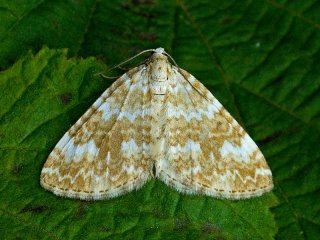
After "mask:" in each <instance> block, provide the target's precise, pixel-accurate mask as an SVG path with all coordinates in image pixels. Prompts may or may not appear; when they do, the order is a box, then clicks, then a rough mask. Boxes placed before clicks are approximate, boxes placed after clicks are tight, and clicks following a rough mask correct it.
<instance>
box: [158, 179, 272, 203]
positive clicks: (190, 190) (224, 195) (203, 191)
mask: <svg viewBox="0 0 320 240" xmlns="http://www.w3.org/2000/svg"><path fill="white" fill-rule="evenodd" d="M158 178H159V179H160V180H162V181H163V182H165V183H166V184H167V185H168V186H170V187H171V188H173V189H175V190H177V191H178V192H181V193H185V194H192V195H206V196H210V197H214V198H218V199H228V200H241V199H249V198H253V197H259V196H261V195H263V194H264V193H267V192H270V191H272V189H273V187H274V186H273V182H272V180H271V181H270V183H269V184H268V185H266V186H263V187H261V188H257V189H248V190H243V191H224V190H223V191H222V189H220V191H219V189H215V188H213V187H212V188H205V187H203V186H200V185H194V186H192V187H191V186H190V185H188V186H187V185H185V184H182V183H180V182H178V181H175V182H173V181H172V179H170V178H166V177H165V176H163V175H159V176H158Z"/></svg>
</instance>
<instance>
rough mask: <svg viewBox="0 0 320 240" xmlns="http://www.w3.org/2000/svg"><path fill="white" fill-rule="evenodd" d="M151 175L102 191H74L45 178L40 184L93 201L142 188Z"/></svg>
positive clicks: (67, 195)
mask: <svg viewBox="0 0 320 240" xmlns="http://www.w3.org/2000/svg"><path fill="white" fill-rule="evenodd" d="M149 179H150V177H147V178H144V179H140V181H137V182H135V183H128V184H126V185H123V187H122V188H117V189H108V190H106V191H103V192H102V191H100V192H94V191H92V192H84V191H82V192H81V191H74V190H72V189H61V188H59V187H57V186H54V185H52V184H48V183H46V182H45V181H44V179H43V178H42V177H41V178H40V185H41V187H43V188H44V189H46V190H48V191H50V192H53V193H54V194H55V195H57V196H59V197H66V198H74V199H80V200H86V201H92V200H94V201H95V200H105V199H111V198H115V197H118V196H121V195H124V194H126V193H129V192H131V191H133V190H138V189H140V188H141V187H142V186H143V185H144V184H145V183H146V182H147V181H148V180H149Z"/></svg>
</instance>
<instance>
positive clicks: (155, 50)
mask: <svg viewBox="0 0 320 240" xmlns="http://www.w3.org/2000/svg"><path fill="white" fill-rule="evenodd" d="M157 50H158V51H159V50H160V53H163V54H165V55H166V56H168V57H169V58H170V60H171V61H172V62H173V64H174V65H175V66H176V67H179V66H178V64H177V63H176V61H174V59H173V58H172V57H171V56H170V54H168V53H167V52H165V51H164V49H163V48H157V49H147V50H144V51H142V52H140V53H138V54H136V55H134V56H133V57H131V58H129V59H127V60H125V61H123V62H121V63H119V64H117V65H115V66H114V67H112V68H110V69H108V71H111V70H113V69H115V68H118V67H121V66H122V65H123V64H125V63H127V62H130V61H131V60H132V59H134V58H136V57H138V56H140V55H142V54H144V53H147V52H158V51H157ZM97 75H101V76H102V77H104V78H110V77H107V76H105V75H104V74H103V73H98V74H97ZM111 78H113V77H111Z"/></svg>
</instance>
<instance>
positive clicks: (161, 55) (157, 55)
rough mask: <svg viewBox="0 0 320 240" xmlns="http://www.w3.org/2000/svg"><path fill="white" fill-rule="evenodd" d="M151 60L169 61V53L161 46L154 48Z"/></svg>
mask: <svg viewBox="0 0 320 240" xmlns="http://www.w3.org/2000/svg"><path fill="white" fill-rule="evenodd" d="M151 60H157V61H168V57H167V53H166V52H165V51H164V48H162V47H159V48H156V49H154V50H153V54H152V56H151Z"/></svg>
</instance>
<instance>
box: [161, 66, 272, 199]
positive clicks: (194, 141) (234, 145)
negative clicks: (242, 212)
mask: <svg viewBox="0 0 320 240" xmlns="http://www.w3.org/2000/svg"><path fill="white" fill-rule="evenodd" d="M173 71H174V74H173V76H174V77H173V79H172V81H171V83H170V89H169V91H168V94H169V97H168V98H169V100H168V103H167V127H166V130H165V132H166V133H165V135H166V138H167V140H166V149H167V150H166V153H165V157H164V158H163V159H162V160H161V164H158V166H159V167H158V169H157V171H158V177H159V178H160V179H162V180H163V181H164V182H166V183H167V184H169V185H171V186H172V187H174V188H176V189H177V190H179V191H182V192H187V193H201V194H206V195H209V196H215V197H220V198H228V199H241V198H250V197H253V196H259V195H261V194H262V193H264V192H267V191H270V190H271V189H272V187H273V183H272V174H271V171H270V169H269V167H268V165H267V163H266V161H265V158H264V157H263V155H262V153H261V152H260V150H259V149H258V147H257V145H256V144H255V143H254V142H253V140H252V139H251V138H250V137H249V135H248V134H247V133H246V132H245V131H244V130H243V128H242V127H241V126H240V125H239V124H238V123H237V121H236V120H234V119H233V118H232V117H231V116H230V114H229V113H228V112H227V111H226V110H225V109H224V108H223V106H222V105H221V104H220V103H219V102H218V100H217V99H216V98H215V97H214V96H213V95H212V94H211V93H210V92H209V90H207V89H206V88H205V87H204V86H203V85H202V84H201V83H200V82H199V81H198V80H196V79H195V78H194V77H193V76H192V75H190V74H189V73H187V72H186V71H184V70H182V69H178V68H174V69H173Z"/></svg>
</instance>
